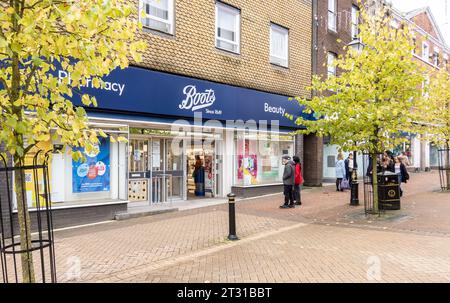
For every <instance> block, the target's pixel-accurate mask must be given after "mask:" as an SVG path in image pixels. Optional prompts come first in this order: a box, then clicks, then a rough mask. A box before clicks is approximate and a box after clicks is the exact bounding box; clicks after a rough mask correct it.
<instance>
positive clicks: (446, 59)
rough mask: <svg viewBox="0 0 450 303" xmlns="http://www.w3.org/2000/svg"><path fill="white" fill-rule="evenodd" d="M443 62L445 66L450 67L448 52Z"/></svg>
mask: <svg viewBox="0 0 450 303" xmlns="http://www.w3.org/2000/svg"><path fill="white" fill-rule="evenodd" d="M442 63H443V65H444V67H446V68H449V67H450V66H448V55H447V54H444V60H443V62H442Z"/></svg>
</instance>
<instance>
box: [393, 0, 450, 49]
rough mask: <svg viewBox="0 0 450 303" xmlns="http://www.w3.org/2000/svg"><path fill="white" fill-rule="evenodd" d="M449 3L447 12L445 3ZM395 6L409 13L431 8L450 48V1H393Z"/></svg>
mask: <svg viewBox="0 0 450 303" xmlns="http://www.w3.org/2000/svg"><path fill="white" fill-rule="evenodd" d="M446 1H447V2H448V3H447V12H446V6H445V2H446ZM391 2H392V4H393V6H394V7H395V8H397V9H398V10H399V11H401V12H409V11H412V10H415V9H416V8H422V7H425V6H429V7H430V8H431V12H432V13H433V16H434V18H435V19H436V22H437V24H438V26H439V28H440V30H441V32H442V36H444V39H445V40H446V43H447V45H449V46H450V0H391Z"/></svg>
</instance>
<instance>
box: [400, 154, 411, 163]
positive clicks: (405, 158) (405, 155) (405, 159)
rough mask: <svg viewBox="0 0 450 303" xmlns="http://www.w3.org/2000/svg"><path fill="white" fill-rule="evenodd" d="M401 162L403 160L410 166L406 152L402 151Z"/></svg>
mask: <svg viewBox="0 0 450 303" xmlns="http://www.w3.org/2000/svg"><path fill="white" fill-rule="evenodd" d="M401 162H403V164H405V165H406V166H411V162H410V161H409V157H408V155H407V154H406V152H402V159H401Z"/></svg>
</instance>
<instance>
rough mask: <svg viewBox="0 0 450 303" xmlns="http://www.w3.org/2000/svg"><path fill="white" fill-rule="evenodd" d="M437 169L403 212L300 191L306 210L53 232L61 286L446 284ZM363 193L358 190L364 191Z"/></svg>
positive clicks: (198, 215)
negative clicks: (367, 212) (233, 237)
mask: <svg viewBox="0 0 450 303" xmlns="http://www.w3.org/2000/svg"><path fill="white" fill-rule="evenodd" d="M438 182H439V180H438V175H437V173H436V172H431V173H421V174H411V182H409V183H408V184H407V185H406V186H405V187H404V190H405V196H404V198H403V199H402V210H400V211H395V212H388V213H386V215H384V216H382V217H376V216H375V217H370V218H367V217H365V216H364V207H363V204H362V203H363V201H362V192H361V206H358V207H351V206H349V205H348V202H349V192H345V193H341V192H336V191H333V187H326V188H314V189H305V190H304V191H303V205H302V206H301V207H297V208H295V209H279V208H278V206H279V205H280V204H281V201H282V197H281V196H279V195H274V196H270V197H264V198H259V199H252V200H248V201H240V202H238V203H237V205H236V211H237V233H238V236H239V238H240V240H239V241H235V242H230V241H228V240H227V239H226V236H227V234H228V210H227V205H226V204H221V205H213V206H208V207H205V208H201V209H191V210H186V211H181V212H175V213H167V214H161V215H155V216H151V217H145V218H138V219H131V220H127V221H115V222H111V223H107V224H102V225H96V226H90V227H83V228H78V229H71V230H63V231H58V232H56V233H55V236H56V253H57V269H58V281H60V282H63V281H64V282H66V281H73V282H77V281H83V282H104V281H108V282H205V281H209V282H335V281H336V282H367V281H386V282H388V281H389V282H411V281H417V282H425V281H427V282H428V281H432V282H438V281H439V282H450V224H449V222H450V221H449V219H450V194H444V193H440V192H438V191H437V190H438V188H439V184H438ZM361 191H362V189H361Z"/></svg>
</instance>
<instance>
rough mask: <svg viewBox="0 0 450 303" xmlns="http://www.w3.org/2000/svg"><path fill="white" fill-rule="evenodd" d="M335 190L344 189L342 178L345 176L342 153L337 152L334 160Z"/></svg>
mask: <svg viewBox="0 0 450 303" xmlns="http://www.w3.org/2000/svg"><path fill="white" fill-rule="evenodd" d="M335 170H336V191H344V189H343V188H342V184H341V183H342V179H344V178H345V162H344V155H343V154H342V153H339V154H338V156H337V161H336V167H335Z"/></svg>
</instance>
